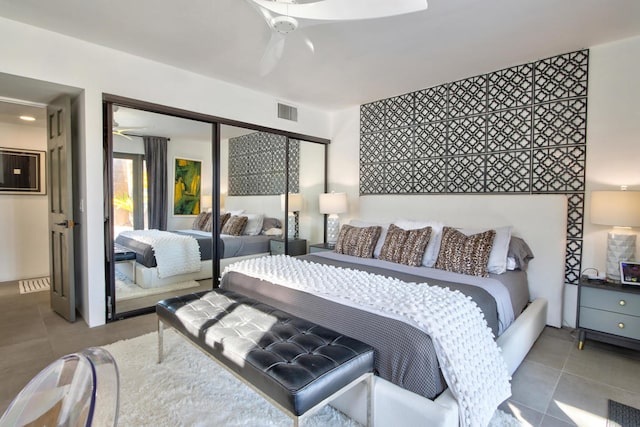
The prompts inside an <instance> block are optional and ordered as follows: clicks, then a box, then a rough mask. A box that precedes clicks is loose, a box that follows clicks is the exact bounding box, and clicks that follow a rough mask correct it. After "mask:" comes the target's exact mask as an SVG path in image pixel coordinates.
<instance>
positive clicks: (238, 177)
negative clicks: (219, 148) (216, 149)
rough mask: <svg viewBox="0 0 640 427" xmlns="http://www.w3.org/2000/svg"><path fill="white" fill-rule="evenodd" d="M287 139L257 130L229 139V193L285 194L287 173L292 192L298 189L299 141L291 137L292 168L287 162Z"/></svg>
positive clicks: (290, 157)
mask: <svg viewBox="0 0 640 427" xmlns="http://www.w3.org/2000/svg"><path fill="white" fill-rule="evenodd" d="M286 144H287V138H286V137H285V136H281V135H274V134H271V133H265V132H254V133H251V134H248V135H243V136H239V137H235V138H229V189H228V194H229V195H230V196H256V195H277V194H283V193H284V192H285V191H286V190H285V182H286V179H287V172H288V174H289V192H290V193H297V192H298V191H299V184H298V183H299V175H300V141H297V140H289V168H288V170H287V162H286Z"/></svg>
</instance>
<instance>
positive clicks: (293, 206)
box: [280, 193, 302, 212]
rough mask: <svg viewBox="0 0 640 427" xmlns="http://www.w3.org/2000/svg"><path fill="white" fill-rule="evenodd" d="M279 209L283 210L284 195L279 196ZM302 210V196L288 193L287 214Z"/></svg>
mask: <svg viewBox="0 0 640 427" xmlns="http://www.w3.org/2000/svg"><path fill="white" fill-rule="evenodd" d="M280 209H282V210H283V211H284V210H285V206H284V194H281V195H280ZM301 210H302V194H299V193H289V212H300V211H301Z"/></svg>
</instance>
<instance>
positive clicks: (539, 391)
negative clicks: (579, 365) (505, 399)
mask: <svg viewBox="0 0 640 427" xmlns="http://www.w3.org/2000/svg"><path fill="white" fill-rule="evenodd" d="M560 373H561V370H559V369H554V368H551V367H548V366H545V365H542V364H539V363H536V362H530V361H526V360H525V361H524V362H522V364H521V365H520V367H519V368H518V369H517V370H516V372H515V373H514V374H513V379H512V380H511V393H512V396H511V400H512V401H514V402H517V403H521V404H523V405H525V406H527V407H529V408H531V409H534V410H536V411H538V412H542V413H543V414H544V413H545V412H546V410H547V406H548V405H549V402H550V401H551V396H553V393H554V391H555V388H556V384H557V382H558V379H559V377H560Z"/></svg>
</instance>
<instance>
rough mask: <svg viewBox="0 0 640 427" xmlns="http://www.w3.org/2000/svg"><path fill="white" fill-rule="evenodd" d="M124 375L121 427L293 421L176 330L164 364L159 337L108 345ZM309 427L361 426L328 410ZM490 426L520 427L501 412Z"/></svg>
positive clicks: (167, 336) (167, 337)
mask: <svg viewBox="0 0 640 427" xmlns="http://www.w3.org/2000/svg"><path fill="white" fill-rule="evenodd" d="M104 348H105V349H106V350H108V351H109V352H110V353H111V354H112V355H113V357H114V358H115V360H116V363H117V364H118V370H119V372H120V414H119V418H118V426H120V427H134V426H135V427H139V426H154V427H156V426H157V427H161V426H171V427H173V426H194V427H196V426H197V427H205V426H218V427H219V426H238V427H240V426H242V427H254V426H255V427H268V426H283V427H284V426H287V427H288V426H291V425H292V421H291V419H290V418H289V417H288V416H286V415H284V414H283V413H282V412H280V411H279V410H278V409H276V408H275V407H273V406H272V405H271V404H270V403H268V402H267V401H266V400H264V399H263V398H262V397H261V396H260V395H258V394H257V393H256V392H254V391H253V390H251V389H250V388H249V387H248V386H246V385H244V384H243V383H242V382H241V381H239V380H237V379H236V378H235V377H233V376H232V375H231V374H230V373H228V372H227V371H226V370H225V369H224V368H222V367H220V366H219V365H218V364H217V363H216V362H214V361H213V360H211V359H210V358H209V357H208V356H206V355H205V354H204V353H202V352H201V351H200V350H198V349H197V348H195V347H194V346H193V345H191V344H190V343H188V342H187V341H185V339H184V338H182V337H180V336H179V335H178V334H177V333H175V332H174V331H173V330H165V333H164V349H165V350H164V361H163V362H162V364H158V363H157V354H158V353H157V334H156V333H149V334H146V335H142V336H140V337H137V338H133V339H130V340H125V341H118V342H116V343H114V344H110V345H107V346H104ZM304 425H305V427H329V426H336V427H337V426H358V425H359V424H358V423H356V422H355V421H352V420H351V419H349V418H348V417H346V416H345V415H344V414H342V413H341V412H339V411H337V410H335V409H333V408H332V407H330V406H326V407H324V408H322V409H321V410H319V411H318V412H316V413H315V414H314V415H313V416H311V417H309V418H308V419H306V420H305V421H304ZM490 426H491V427H516V426H520V423H519V422H518V421H517V420H516V419H515V418H514V417H512V416H511V415H507V414H505V413H504V412H501V411H497V412H496V414H495V416H494V417H493V419H492V420H491V424H490Z"/></svg>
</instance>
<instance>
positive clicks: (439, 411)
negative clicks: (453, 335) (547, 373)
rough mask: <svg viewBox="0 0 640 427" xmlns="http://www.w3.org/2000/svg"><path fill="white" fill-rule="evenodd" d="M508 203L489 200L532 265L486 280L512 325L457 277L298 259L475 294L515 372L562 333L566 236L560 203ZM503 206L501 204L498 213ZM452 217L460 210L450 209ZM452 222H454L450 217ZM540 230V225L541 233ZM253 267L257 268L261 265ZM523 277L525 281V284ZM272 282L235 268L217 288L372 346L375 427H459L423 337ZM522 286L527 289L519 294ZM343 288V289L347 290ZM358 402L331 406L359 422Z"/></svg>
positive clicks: (548, 199)
mask: <svg viewBox="0 0 640 427" xmlns="http://www.w3.org/2000/svg"><path fill="white" fill-rule="evenodd" d="M481 197H483V198H484V200H481V201H479V202H478V203H479V204H480V205H482V204H483V203H486V202H487V201H489V199H488V198H487V196H481ZM467 200H469V199H467ZM513 202H514V199H513V197H510V200H509V199H507V200H506V201H503V200H500V198H497V199H493V200H490V203H492V204H494V205H495V204H496V203H497V204H498V205H500V209H501V215H502V216H503V217H509V218H511V219H510V221H511V222H510V224H512V225H513V233H514V235H519V236H521V237H523V238H524V239H525V240H526V241H527V243H529V245H530V246H531V248H532V250H533V252H534V253H535V255H536V259H535V260H534V261H532V262H531V266H530V268H529V269H528V271H527V272H526V274H525V273H524V272H522V271H520V272H511V273H508V274H502V275H490V277H489V278H487V280H490V281H497V282H499V283H504V282H507V286H506V287H507V288H510V287H511V288H512V289H511V288H510V290H509V292H508V295H509V297H508V298H509V299H510V300H511V302H512V307H513V311H514V314H515V316H514V319H513V320H512V321H511V320H508V321H504V322H505V323H504V325H502V327H501V326H500V322H501V320H500V319H499V318H497V317H496V318H495V319H493V318H492V316H494V315H495V316H498V315H497V314H496V313H497V309H496V306H497V305H499V303H498V302H494V303H493V305H492V302H491V301H497V300H495V298H493V296H492V297H490V298H487V295H485V293H483V292H482V291H477V290H475V291H473V290H472V291H469V290H468V289H466V287H467V286H468V285H469V284H468V283H466V282H467V281H468V280H466V279H465V278H461V277H459V276H460V275H458V276H457V277H456V274H458V273H449V272H444V273H443V272H442V271H437V270H438V269H435V268H427V267H422V266H420V267H408V268H405V267H404V266H402V267H401V268H398V266H397V265H393V264H394V263H389V262H388V261H380V260H376V259H363V258H360V257H353V256H352V257H349V256H345V255H340V254H333V253H320V254H313V255H308V256H306V257H303V258H302V259H301V260H306V261H311V262H313V263H314V264H329V265H333V266H337V267H342V268H351V269H355V270H358V271H362V270H364V271H368V272H370V273H374V274H377V275H378V276H381V277H382V276H395V277H397V278H398V279H400V280H402V281H406V282H417V283H422V282H427V283H429V284H430V285H431V284H441V285H445V286H450V287H455V288H456V289H460V290H461V292H463V293H465V294H473V293H474V292H475V293H476V294H479V295H474V296H472V298H474V301H475V302H476V303H478V304H479V305H482V306H483V307H482V309H483V312H484V313H485V315H486V316H488V319H487V320H488V324H489V326H490V327H491V329H492V331H494V333H495V334H496V335H498V334H499V336H498V337H497V339H496V340H495V342H496V343H497V346H498V347H499V348H500V349H501V353H502V355H503V357H504V360H505V363H506V367H507V369H508V372H509V373H513V372H514V371H515V370H516V369H517V367H518V366H519V364H520V363H521V361H522V360H523V359H524V357H525V356H526V354H527V352H528V351H529V349H530V348H531V346H532V345H533V343H534V342H535V340H536V339H537V337H538V336H539V334H540V333H541V331H542V329H543V328H544V327H545V325H551V326H555V327H559V326H561V318H562V294H563V277H562V275H563V270H564V266H563V259H564V246H565V242H564V235H565V230H566V223H565V222H564V220H563V218H566V198H564V197H555V196H540V197H535V198H533V197H527V198H523V199H522V200H520V201H519V202H520V203H515V204H514V203H513ZM502 203H504V205H503V206H502V205H501V204H502ZM454 210H458V209H457V208H454ZM478 212H481V211H479V210H477V209H476V210H475V212H474V213H475V214H476V215H474V218H473V219H475V220H477V221H478V223H479V225H480V226H481V227H485V226H491V224H487V222H486V221H485V218H482V214H478ZM522 212H529V215H523V214H522ZM534 212H535V214H534V215H535V216H537V217H538V221H536V222H531V221H530V219H529V217H530V216H531V213H534ZM563 212H564V214H563ZM505 213H506V214H505ZM451 217H452V218H454V217H455V214H452V215H451ZM503 220H504V218H500V219H498V221H503ZM494 221H495V219H494ZM489 222H490V221H489ZM468 224H469V222H466V223H464V224H463V225H468ZM503 224H504V223H503ZM542 224H544V226H542V227H541V225H542ZM494 225H495V222H494ZM500 225H502V224H500ZM358 258H359V259H358ZM301 260H300V261H301ZM255 263H259V260H258V261H256V262H254V264H255ZM452 274H453V276H452ZM316 276H318V274H316ZM525 276H527V279H528V280H526V281H525V280H524V277H525ZM266 277H271V276H266ZM274 277H276V276H274ZM278 277H280V276H278ZM278 280H283V279H278ZM278 280H275V279H274V280H265V279H264V277H262V276H260V275H253V274H251V273H249V272H247V271H243V270H242V268H241V265H240V264H234V266H232V267H231V268H229V269H227V271H226V273H225V274H224V276H223V278H222V283H221V287H223V288H227V289H231V290H234V291H236V292H239V293H242V294H245V295H247V296H249V297H252V298H255V299H259V300H262V301H264V302H265V303H267V304H269V305H272V306H275V307H277V308H280V309H282V310H284V311H287V312H290V313H292V314H294V315H297V316H300V317H303V318H307V319H308V320H310V321H313V322H315V323H319V324H321V325H323V326H327V327H329V328H332V329H334V330H337V331H339V332H341V333H344V334H346V335H350V336H353V337H354V338H356V339H359V340H361V341H363V342H366V343H368V344H371V345H373V346H374V347H375V348H376V352H377V354H376V370H377V373H378V374H377V377H376V380H375V419H376V424H377V425H390V424H392V423H393V424H394V425H419V424H421V425H430V426H457V425H458V424H459V416H460V413H461V405H459V402H458V400H456V397H454V395H455V393H454V392H453V391H452V389H451V387H449V386H447V384H446V382H445V378H444V377H443V375H442V371H441V369H438V364H439V362H438V360H437V358H436V357H435V356H434V354H433V351H432V350H430V349H429V345H431V346H432V345H433V344H429V336H428V335H427V336H426V337H425V336H423V335H425V334H424V332H421V331H419V330H416V329H415V328H413V326H412V325H408V326H407V325H406V324H402V323H400V322H398V319H389V318H384V319H382V320H380V318H379V317H380V316H379V313H375V314H372V313H371V312H370V311H369V310H368V309H363V308H362V307H356V308H355V309H354V307H353V306H352V305H353V299H350V300H349V301H350V302H349V303H346V302H345V299H347V297H346V296H345V297H340V296H339V297H338V298H337V299H336V300H329V299H327V298H326V297H325V296H323V295H317V294H314V293H313V292H310V291H308V290H307V289H306V288H303V289H299V288H296V286H294V289H290V288H289V287H287V286H284V284H283V283H280V282H278ZM300 281H302V279H300V278H298V279H297V282H300ZM293 282H296V280H293ZM447 282H450V283H447ZM522 283H525V286H524V289H523V287H522ZM343 285H344V286H347V283H343ZM331 289H333V288H331ZM512 290H515V292H512ZM319 292H321V293H322V292H323V291H322V290H320V291H319ZM364 299H366V298H364ZM367 301H368V300H367ZM483 301H484V302H483ZM372 325H375V326H372ZM398 336H402V337H408V339H407V340H406V341H405V342H404V344H403V348H402V350H398V348H399V345H398V344H397V342H396V341H394V337H395V338H397V337H398ZM394 346H395V347H396V348H395V349H394ZM363 399H364V390H362V389H361V390H354V391H353V392H351V393H349V394H348V395H347V396H344V397H342V398H341V399H339V400H337V401H334V402H333V403H332V405H333V406H335V407H337V408H338V409H340V410H342V411H343V412H345V413H347V414H348V415H349V416H351V417H352V418H354V419H356V420H358V421H360V422H362V421H363V420H364V419H365V414H364V413H363V412H361V411H360V410H359V408H363V407H364V404H363Z"/></svg>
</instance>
